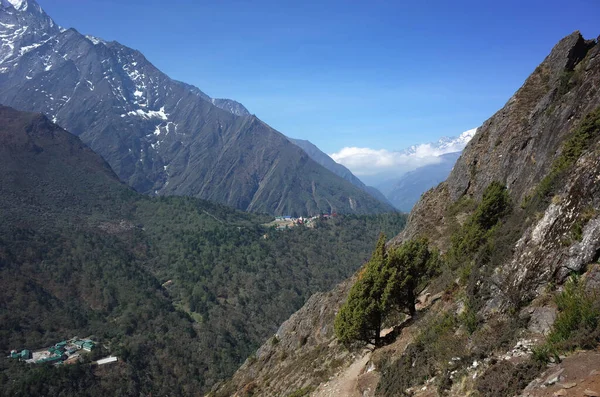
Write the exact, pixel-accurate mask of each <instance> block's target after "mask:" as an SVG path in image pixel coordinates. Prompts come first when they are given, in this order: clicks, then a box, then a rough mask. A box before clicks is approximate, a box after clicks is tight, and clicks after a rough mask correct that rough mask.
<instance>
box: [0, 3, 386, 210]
mask: <svg viewBox="0 0 600 397" xmlns="http://www.w3.org/2000/svg"><path fill="white" fill-rule="evenodd" d="M0 1H2V3H1V6H0V39H1V40H2V41H1V43H0V44H1V47H0V103H2V104H5V105H9V106H12V107H14V108H17V109H20V110H27V111H35V112H41V113H44V114H45V115H46V116H48V118H50V119H51V120H52V121H53V122H55V123H57V124H59V125H60V126H61V127H63V128H65V129H66V130H68V131H69V132H71V133H73V134H75V135H77V136H79V138H80V139H81V140H82V141H83V142H84V143H86V144H88V145H89V146H90V147H91V148H92V149H93V150H94V151H96V152H97V153H99V154H100V155H102V157H104V159H105V160H106V161H108V163H109V164H110V165H111V167H112V168H113V170H114V171H115V172H116V173H117V175H119V177H120V178H121V179H122V180H123V181H125V182H126V183H128V184H129V185H131V186H132V187H134V188H135V189H136V190H138V191H140V192H145V193H149V194H159V195H165V194H176V195H193V196H196V197H200V198H204V199H210V200H214V201H218V202H222V203H225V204H228V205H230V206H233V207H236V208H240V209H244V210H253V211H264V212H271V213H277V214H283V213H288V214H290V213H292V212H296V213H298V214H309V213H319V212H321V211H323V212H330V211H338V212H358V213H367V212H380V211H387V210H389V209H390V208H391V207H389V206H388V205H387V204H384V203H381V202H379V201H378V200H376V199H374V198H373V197H372V196H370V195H368V194H366V193H365V192H363V191H362V190H360V189H358V188H356V187H354V186H353V185H352V184H350V183H348V182H347V181H345V180H343V179H342V178H339V177H337V176H335V175H333V174H332V173H331V172H330V171H328V170H326V169H325V168H323V167H321V166H320V165H318V164H317V163H316V162H314V161H312V160H310V159H309V158H308V156H307V155H306V154H305V153H304V152H302V151H301V150H300V149H299V148H297V147H296V146H295V145H293V144H292V143H290V142H289V141H288V140H287V139H286V138H285V137H284V136H283V135H282V134H280V133H279V132H277V131H275V130H273V129H272V128H270V127H269V126H268V125H266V124H265V123H263V122H262V121H260V120H259V119H258V118H256V117H255V116H251V115H250V114H249V112H248V111H247V109H246V108H245V107H244V106H243V105H241V104H239V103H238V102H235V101H232V100H229V99H214V98H211V97H209V96H208V95H207V94H205V93H204V92H202V91H201V90H200V89H198V88H197V87H194V86H191V85H188V84H185V83H182V82H179V81H176V80H173V79H171V78H169V76H167V75H166V74H164V73H162V72H161V71H160V70H158V69H157V68H156V67H155V66H154V65H153V64H152V63H150V62H149V61H148V60H147V59H146V58H145V57H144V55H143V54H141V53H140V52H139V51H136V50H133V49H131V48H128V47H126V46H123V45H121V44H119V43H118V42H114V41H113V42H106V41H104V40H102V39H100V38H97V37H94V36H89V35H88V36H84V35H82V34H80V33H79V32H77V31H76V30H75V29H63V28H61V27H59V26H58V25H57V24H56V23H55V22H54V21H53V20H52V19H51V18H50V17H49V16H48V15H47V14H46V13H45V12H44V11H43V10H42V8H41V7H40V6H39V5H38V4H37V3H36V2H35V0H0Z"/></svg>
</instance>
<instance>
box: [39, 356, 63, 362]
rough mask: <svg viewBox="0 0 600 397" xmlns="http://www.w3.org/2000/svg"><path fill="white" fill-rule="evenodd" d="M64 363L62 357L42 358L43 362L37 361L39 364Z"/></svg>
mask: <svg viewBox="0 0 600 397" xmlns="http://www.w3.org/2000/svg"><path fill="white" fill-rule="evenodd" d="M59 361H62V356H53V357H46V358H42V359H41V360H39V361H37V362H38V363H56V362H59Z"/></svg>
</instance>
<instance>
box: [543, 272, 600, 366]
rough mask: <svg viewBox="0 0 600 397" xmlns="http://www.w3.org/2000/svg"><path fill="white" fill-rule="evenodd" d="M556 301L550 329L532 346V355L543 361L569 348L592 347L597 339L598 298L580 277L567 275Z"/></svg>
mask: <svg viewBox="0 0 600 397" xmlns="http://www.w3.org/2000/svg"><path fill="white" fill-rule="evenodd" d="M555 301H556V305H557V306H558V311H559V313H558V316H557V317H556V321H555V322H554V325H553V327H552V331H550V333H549V334H548V337H547V338H546V341H545V343H544V344H543V345H542V346H539V347H538V348H537V349H535V350H534V357H535V358H536V359H537V360H538V361H542V362H544V361H548V360H549V358H550V357H551V356H558V355H559V354H560V353H562V352H566V351H569V350H574V349H577V348H591V347H595V345H596V344H597V342H598V341H599V340H600V339H599V338H600V329H599V325H600V302H598V299H597V295H596V293H591V292H588V291H586V289H585V285H584V283H583V282H581V280H580V279H579V277H577V276H572V277H571V278H569V280H568V281H567V282H566V284H565V287H564V290H563V291H562V292H561V293H560V294H559V295H557V296H556V298H555Z"/></svg>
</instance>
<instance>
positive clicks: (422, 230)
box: [217, 32, 600, 397]
mask: <svg viewBox="0 0 600 397" xmlns="http://www.w3.org/2000/svg"><path fill="white" fill-rule="evenodd" d="M599 53H600V45H598V43H597V41H595V40H585V39H584V38H583V37H582V36H581V35H580V34H579V32H575V33H573V34H571V35H569V36H567V37H565V38H564V39H562V40H561V41H560V42H559V43H558V44H557V45H556V46H555V47H554V48H553V50H552V51H551V53H550V55H548V57H547V58H546V59H545V60H544V61H543V62H542V63H541V64H540V65H539V66H538V67H537V68H536V70H535V71H534V72H533V73H532V75H531V76H530V77H529V78H528V79H527V80H526V81H525V83H524V84H523V86H522V87H521V88H520V89H519V90H518V91H517V92H516V93H515V95H514V96H513V97H512V98H510V99H509V101H508V102H507V103H506V105H505V106H504V107H503V108H502V109H501V110H500V111H498V112H497V113H496V114H494V115H493V116H492V117H491V118H490V119H489V120H487V121H486V122H485V123H484V124H483V126H482V127H481V128H479V129H478V132H477V134H476V135H475V137H474V138H473V139H472V140H471V142H470V143H469V144H468V146H467V147H466V149H465V150H464V152H463V154H462V155H461V157H460V158H459V160H458V162H457V164H456V166H455V167H454V169H453V170H452V172H451V174H450V176H449V177H448V179H447V180H446V181H445V182H443V183H442V184H440V185H439V186H437V187H436V188H434V189H432V190H430V191H429V192H427V193H426V194H425V195H424V196H423V197H422V198H421V200H420V201H419V202H418V203H417V205H416V206H415V208H414V209H413V211H412V212H411V214H410V217H409V224H408V226H407V228H406V229H405V230H404V231H403V232H402V233H401V234H400V235H399V236H396V237H395V238H393V239H392V240H391V241H390V243H389V244H388V246H389V247H390V249H393V247H395V246H398V245H400V244H402V243H403V242H405V241H407V240H409V239H412V238H415V237H417V236H424V237H427V238H428V239H429V242H430V244H432V245H434V246H436V247H438V248H439V249H440V250H441V251H442V253H444V257H445V258H446V261H447V267H445V268H444V269H443V270H442V271H441V272H440V274H439V275H438V276H437V277H436V278H434V279H432V280H431V281H430V283H429V286H428V287H427V290H426V291H425V294H424V295H423V296H422V297H421V299H422V300H424V301H427V305H422V306H421V310H419V311H418V312H417V315H416V316H415V317H414V318H412V319H411V320H410V323H408V324H407V323H405V324H399V323H395V324H390V325H392V326H394V325H395V328H394V332H393V333H392V337H391V339H390V340H389V341H388V342H389V343H390V344H389V345H388V346H386V347H383V348H379V349H375V350H374V351H373V352H372V353H365V352H362V351H360V349H359V350H350V352H347V353H346V354H347V356H343V355H342V354H343V353H342V352H343V351H345V350H344V349H342V348H341V347H340V346H339V345H338V344H337V343H336V341H335V338H334V337H333V336H331V337H330V339H328V340H326V341H324V342H323V343H321V344H320V349H321V353H320V355H319V356H318V357H315V358H314V362H321V361H322V360H323V359H325V360H330V359H331V358H333V357H337V356H340V357H343V359H344V360H346V361H342V362H341V364H340V365H339V366H332V372H333V373H334V374H333V375H331V376H329V377H327V380H325V381H323V379H322V377H319V376H317V375H315V373H314V372H312V371H309V370H306V365H301V364H299V363H300V361H299V359H298V358H297V357H301V356H302V355H303V354H304V353H306V352H308V351H310V349H309V350H307V349H306V348H305V347H303V346H297V350H296V355H294V356H290V355H283V356H282V355H271V356H270V358H265V356H264V355H262V356H261V353H262V352H264V351H265V350H264V349H269V348H268V347H263V348H262V350H259V355H257V357H260V358H262V361H260V360H257V361H256V362H255V363H247V364H246V365H245V366H244V367H242V368H241V369H240V370H239V371H238V373H237V374H236V376H235V377H234V378H233V380H232V381H230V382H229V383H227V384H226V385H225V386H223V389H220V390H225V389H226V388H228V389H227V390H237V391H238V393H239V395H249V394H244V393H245V392H246V391H247V390H244V387H246V386H247V385H248V384H250V383H251V382H253V383H252V391H253V393H254V394H252V395H265V396H266V395H273V394H272V390H274V389H272V387H276V388H277V389H275V390H278V391H285V392H286V393H289V392H290V391H291V390H292V389H294V390H293V391H294V392H295V393H296V394H293V395H294V396H301V395H313V396H326V395H332V396H333V395H336V394H335V390H331V388H330V387H331V385H334V384H335V385H339V384H340V382H342V383H344V382H345V384H346V386H347V385H348V382H350V383H351V385H350V386H351V390H350V391H348V389H344V390H346V391H345V393H346V394H345V395H350V396H373V395H382V396H399V395H414V396H437V395H453V396H465V395H473V396H498V397H500V396H513V395H516V394H518V393H521V392H522V390H523V389H525V388H526V386H527V389H526V390H525V391H524V392H523V393H529V394H527V395H532V396H533V395H536V396H538V395H539V396H542V395H551V394H543V393H545V391H544V390H543V389H544V388H547V387H548V386H551V385H554V384H557V385H559V386H560V387H559V386H556V387H555V388H554V389H552V392H555V391H556V392H559V389H560V390H563V389H564V390H566V388H563V389H561V388H562V386H561V385H562V383H560V382H562V381H565V382H566V381H569V380H573V378H571V379H568V378H567V379H566V378H565V376H566V375H561V373H562V372H559V373H558V375H556V376H554V375H555V374H551V373H549V372H548V371H550V372H551V368H550V369H549V370H548V371H547V373H543V370H544V369H545V368H544V365H545V363H546V362H547V359H548V356H547V351H550V350H551V349H555V350H551V351H555V352H557V351H559V350H558V347H556V346H558V345H559V342H560V343H562V345H560V346H563V348H562V349H563V350H560V351H561V352H568V351H569V349H573V348H575V347H586V346H587V347H593V346H597V343H598V341H600V338H598V335H599V334H598V332H599V331H598V330H597V328H594V327H596V325H593V324H592V323H590V324H591V325H590V324H588V325H585V326H583V325H581V326H575V328H574V329H575V330H577V332H575V331H573V332H575V334H576V336H573V335H575V334H569V333H565V332H563V334H561V335H560V337H559V336H557V335H558V333H559V331H556V330H555V328H553V324H554V322H555V321H557V322H560V325H559V327H562V328H560V329H562V330H563V331H564V329H566V328H565V327H567V325H565V322H566V321H567V320H565V318H566V317H569V316H571V317H570V318H571V320H569V321H572V323H571V325H570V326H571V327H573V324H575V323H574V322H575V321H576V320H573V318H576V317H577V316H575V317H573V316H574V315H573V313H571V312H569V311H568V310H579V309H573V308H571V309H569V307H568V305H565V301H567V300H568V299H571V300H573V301H577V302H579V303H577V304H576V305H574V307H588V306H586V305H589V307H590V312H593V313H595V314H594V316H595V317H594V316H592V317H593V318H594V319H595V320H594V321H595V322H593V323H594V324H597V321H598V318H599V317H598V313H599V312H598V310H600V309H598V307H597V300H595V299H591V300H589V299H588V298H577V299H580V300H576V299H575V298H574V296H588V295H587V294H590V293H592V292H589V291H590V290H591V289H593V288H596V287H597V283H595V281H594V280H596V279H597V277H598V265H595V263H597V262H598V257H599V256H600V183H599V182H600V91H599V89H600V56H599ZM492 182H499V183H500V184H501V185H504V186H506V192H507V194H508V197H509V200H510V211H508V212H507V213H503V215H501V217H500V221H498V223H496V224H494V226H493V227H491V228H489V229H486V230H484V232H482V233H483V234H482V233H479V231H475V232H473V230H472V229H469V228H472V227H473V222H474V221H473V219H474V216H475V215H477V214H478V211H481V208H482V204H481V203H482V202H483V201H484V200H483V198H484V197H483V196H484V192H486V189H487V188H488V186H490V185H491V184H492ZM488 205H489V203H488ZM491 207H493V204H492V205H491ZM488 210H489V208H488ZM479 215H481V212H479ZM485 215H486V214H485V213H484V216H485ZM478 233H479V234H478ZM465 236H466V237H465ZM461 238H462V239H463V240H462V241H461ZM475 238H477V241H475ZM461 244H462V245H461ZM469 244H475V245H476V247H475V248H476V249H472V248H471V251H469V250H468V249H467V248H464V247H465V246H469ZM477 244H479V245H477ZM459 248H464V249H463V251H461V252H458V251H459ZM572 274H580V275H581V274H583V278H582V280H583V282H582V285H585V286H586V287H585V288H587V291H588V292H580V294H582V295H576V293H575V292H574V291H575V287H572V285H574V283H577V282H578V281H577V279H573V280H574V281H569V282H568V283H566V284H564V283H565V280H566V278H567V276H569V275H572ZM594 285H595V286H596V287H594ZM582 288H583V287H582ZM332 293H333V294H337V297H336V298H332V297H328V298H327V299H325V298H323V296H315V297H314V299H317V300H319V299H321V303H322V304H324V305H327V308H328V310H329V311H333V312H335V311H336V310H337V309H338V308H339V305H340V304H341V302H343V301H344V298H345V294H347V288H342V287H340V288H338V289H337V290H334V291H333V292H332ZM578 293H579V292H578ZM591 296H594V295H591ZM561 299H562V300H561ZM586 299H588V300H586ZM585 302H587V303H585ZM332 304H334V305H335V306H336V307H333V308H332V307H331V305H332ZM315 305H318V303H317V302H314V301H312V300H311V303H310V305H307V306H306V307H305V308H303V309H302V310H301V311H299V312H298V313H296V314H295V316H305V318H304V319H303V320H302V321H303V322H305V323H310V322H311V321H314V322H315V324H320V323H319V322H317V318H319V317H318V315H319V310H316V309H315V308H314V306H315ZM311 307H313V308H312V309H311ZM425 307H428V308H429V309H428V310H425V309H424V308H425ZM331 318H333V315H331V316H330V319H331ZM557 318H558V320H557ZM590 318H591V317H590ZM290 321H294V322H298V321H299V320H298V319H297V318H292V319H290ZM330 321H331V320H330ZM577 321H578V320H577ZM329 325H330V326H331V323H329ZM319 327H323V325H322V324H320V325H319ZM325 329H326V328H325ZM583 329H585V331H582V330H583ZM315 330H316V328H313V331H312V332H315ZM577 335H578V336H577ZM582 335H586V336H585V337H584V336H582ZM590 335H592V336H590ZM594 335H595V336H594ZM280 337H284V338H285V337H287V338H290V337H291V334H290V333H287V334H283V335H280ZM576 337H577V338H581V339H578V340H577V342H574V341H573V340H574V339H573V338H576ZM561 338H563V339H561ZM569 338H570V339H569ZM584 339H585V340H584ZM557 341H559V342H557ZM565 341H568V343H570V345H568V343H567V342H565ZM565 344H567V345H568V346H570V347H568V348H565V347H564V346H565ZM548 346H551V348H550V347H548ZM544 349H550V350H544ZM545 352H546V353H545ZM352 354H354V355H355V356H356V358H355V359H351V358H348V356H349V355H352ZM367 354H368V356H367ZM561 354H562V353H561ZM565 354H568V353H565ZM560 357H561V358H559V353H555V358H552V360H551V361H552V362H550V363H549V364H548V366H550V367H551V366H555V365H556V362H557V361H560V360H562V359H564V356H562V355H561V356H560ZM594 357H595V356H594ZM594 360H596V361H594V364H593V365H597V366H598V367H599V368H600V360H597V359H596V358H594ZM572 361H573V359H571V358H568V359H567V360H565V363H564V364H561V365H565V366H566V365H567V363H569V362H572ZM295 365H299V366H298V367H297V368H298V371H300V372H301V373H303V374H304V375H303V376H301V377H300V378H299V377H298V374H293V375H287V374H279V375H277V376H275V377H273V376H272V375H273V374H277V372H276V371H274V372H270V371H271V369H272V368H283V367H294V366H295ZM356 365H358V366H360V367H361V369H360V371H358V372H356V373H354V372H352V368H353V366H356ZM569 368H570V367H569ZM557 369H560V368H558V367H557ZM561 371H565V368H562V370H561ZM565 374H566V372H565ZM328 375H329V374H328ZM579 375H580V380H578V382H581V379H588V378H587V377H589V376H593V375H589V374H588V373H586V374H579ZM348 376H351V378H348ZM553 376H554V378H553ZM561 376H562V377H561ZM569 376H574V375H569ZM536 377H537V380H535V379H536ZM267 380H269V381H267ZM530 382H531V383H530ZM585 382H586V381H584V384H588V383H585ZM590 382H591V381H590ZM528 383H530V384H529V386H528ZM592 383H593V382H592ZM272 385H276V386H272ZM281 385H285V387H284V386H281ZM571 387H574V386H571ZM220 390H217V392H218V391H220ZM337 390H342V389H337ZM560 393H566V391H561V392H560ZM217 394H218V393H217ZM276 394H277V393H276ZM279 395H285V393H280V394H279ZM338 395H341V394H339V393H338ZM559 395H565V394H559ZM588 395H593V394H588Z"/></svg>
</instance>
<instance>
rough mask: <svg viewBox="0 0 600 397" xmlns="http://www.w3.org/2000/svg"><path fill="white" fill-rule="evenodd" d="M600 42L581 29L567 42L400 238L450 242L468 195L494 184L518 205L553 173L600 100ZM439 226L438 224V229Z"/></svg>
mask: <svg viewBox="0 0 600 397" xmlns="http://www.w3.org/2000/svg"><path fill="white" fill-rule="evenodd" d="M599 50H600V46H598V45H596V44H595V41H589V40H585V39H583V37H582V36H581V34H580V33H579V32H575V33H573V34H571V35H569V36H567V37H565V38H564V39H562V40H561V41H560V42H559V43H558V44H557V45H556V46H555V47H554V48H553V49H552V52H551V53H550V55H548V57H546V59H545V60H544V61H543V62H542V63H541V64H540V66H538V67H537V68H536V70H535V71H534V72H533V74H532V75H531V76H530V77H529V78H528V79H527V80H526V81H525V83H524V84H523V86H522V87H521V88H520V89H519V90H518V91H517V92H516V93H515V95H513V97H512V98H510V99H509V101H508V102H507V103H506V105H505V106H504V107H503V108H502V109H501V110H500V111H498V112H497V113H496V114H494V116H492V117H491V118H490V119H489V120H487V121H486V122H485V123H484V124H483V126H481V127H480V128H479V129H478V131H477V134H476V135H475V137H474V138H473V139H472V140H471V141H470V142H469V144H468V145H467V147H466V149H465V150H464V152H463V154H462V155H461V157H460V158H459V159H458V161H457V163H456V165H455V166H454V168H453V170H452V172H451V173H450V175H449V177H448V179H447V180H446V181H445V182H444V183H442V184H441V185H440V186H438V187H436V188H435V189H433V190H432V191H429V192H428V193H426V194H425V195H424V197H423V199H422V200H421V201H420V202H419V203H417V205H416V206H415V208H414V210H413V211H412V213H411V215H410V221H409V224H408V225H407V228H406V229H405V231H404V232H403V233H402V234H401V235H400V236H398V238H396V239H395V241H396V242H399V241H402V240H404V239H409V238H412V237H414V236H415V235H417V234H423V235H426V236H429V237H431V238H432V240H433V241H434V242H435V243H437V244H438V246H440V248H442V249H443V248H446V247H447V239H444V238H443V237H442V239H441V240H439V238H440V236H443V235H444V234H445V233H444V231H445V230H446V227H447V226H448V222H446V221H445V219H444V213H445V212H446V209H447V208H448V207H449V206H450V204H452V203H453V202H455V201H457V200H458V199H459V198H461V197H463V195H466V196H468V197H473V198H475V199H479V198H481V195H482V194H483V191H484V190H485V188H486V187H487V186H488V185H489V184H490V183H491V182H492V181H500V182H502V183H505V184H506V186H507V187H508V189H509V191H510V194H511V197H512V198H513V200H514V201H515V203H517V204H518V203H520V202H521V201H522V200H523V199H524V198H525V197H526V196H527V195H528V194H530V193H531V192H532V191H533V189H534V188H535V186H536V185H537V184H538V183H539V182H540V180H541V179H542V178H543V177H544V176H545V175H546V174H547V173H548V172H549V170H550V167H551V165H552V162H553V161H554V159H555V158H556V156H557V155H558V154H559V150H560V147H561V143H562V142H563V141H564V140H565V138H567V137H568V136H569V133H570V132H571V131H572V129H573V127H574V126H575V125H577V123H578V122H579V121H580V120H581V119H582V117H583V116H585V115H586V114H587V113H589V112H590V111H591V110H593V109H595V108H596V107H598V106H599V105H600V93H599V92H598V89H599V88H600V70H599V67H600V58H599V57H598V52H599ZM432 223H435V224H437V225H438V226H437V227H436V228H433V229H432V228H431V227H430V225H431V224H432Z"/></svg>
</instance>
